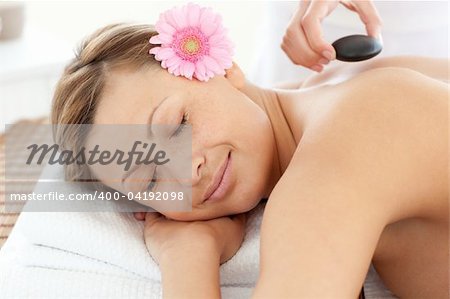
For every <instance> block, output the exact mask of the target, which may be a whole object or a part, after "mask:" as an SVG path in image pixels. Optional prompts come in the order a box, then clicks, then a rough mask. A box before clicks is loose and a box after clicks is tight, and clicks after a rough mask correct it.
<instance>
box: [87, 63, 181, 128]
mask: <svg viewBox="0 0 450 299" xmlns="http://www.w3.org/2000/svg"><path fill="white" fill-rule="evenodd" d="M171 85H173V83H171ZM167 86H168V82H167V79H165V78H164V75H163V72H162V71H160V70H158V69H157V68H141V69H138V70H136V69H134V70H133V69H131V68H124V67H122V68H116V69H114V70H111V71H110V72H109V73H108V74H107V76H106V80H105V85H104V87H103V92H102V96H101V99H100V102H99V105H98V107H97V111H96V116H95V123H111V122H113V123H123V122H126V121H129V120H130V117H133V116H136V115H137V113H139V112H142V110H146V109H145V108H146V107H148V109H150V108H151V107H153V106H154V105H157V104H158V101H161V100H162V99H164V97H166V96H167V95H168V93H169V92H170V91H171V90H173V86H172V88H171V89H168V88H167Z"/></svg>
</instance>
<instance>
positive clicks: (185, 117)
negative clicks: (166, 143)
mask: <svg viewBox="0 0 450 299" xmlns="http://www.w3.org/2000/svg"><path fill="white" fill-rule="evenodd" d="M187 120H188V115H187V113H184V114H183V118H182V120H181V122H180V124H179V125H178V127H177V129H176V130H175V132H173V134H172V136H170V137H173V136H175V137H176V136H178V135H180V134H181V132H182V131H183V129H184V127H185V125H186V124H187Z"/></svg>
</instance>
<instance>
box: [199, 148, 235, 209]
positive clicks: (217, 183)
mask: <svg viewBox="0 0 450 299" xmlns="http://www.w3.org/2000/svg"><path fill="white" fill-rule="evenodd" d="M230 162H231V152H229V153H228V156H227V158H226V159H225V161H224V162H223V163H222V166H221V167H220V168H219V169H218V170H217V172H216V173H215V175H214V177H213V180H212V183H211V185H210V186H209V187H208V189H207V191H206V193H205V195H204V196H203V202H205V201H208V200H210V199H211V200H212V199H213V197H214V199H218V198H220V197H222V196H223V195H224V194H225V191H226V190H227V187H228V180H227V177H228V176H227V174H229V171H230V169H229V168H230V167H229V166H230V164H231V163H230ZM219 191H220V192H219Z"/></svg>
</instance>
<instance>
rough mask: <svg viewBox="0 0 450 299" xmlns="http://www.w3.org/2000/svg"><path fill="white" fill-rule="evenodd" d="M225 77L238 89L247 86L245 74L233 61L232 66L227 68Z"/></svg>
mask: <svg viewBox="0 0 450 299" xmlns="http://www.w3.org/2000/svg"><path fill="white" fill-rule="evenodd" d="M225 78H227V80H228V82H230V84H231V85H233V86H234V87H235V88H236V89H239V90H240V89H242V88H243V87H244V86H245V75H244V73H243V72H242V70H241V69H240V68H239V66H238V65H237V64H236V63H235V62H233V65H232V66H231V68H229V69H227V70H225Z"/></svg>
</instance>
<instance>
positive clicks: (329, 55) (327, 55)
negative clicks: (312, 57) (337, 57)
mask: <svg viewBox="0 0 450 299" xmlns="http://www.w3.org/2000/svg"><path fill="white" fill-rule="evenodd" d="M322 56H323V57H325V58H326V59H328V60H333V59H334V58H333V53H331V51H328V50H325V51H323V52H322Z"/></svg>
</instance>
